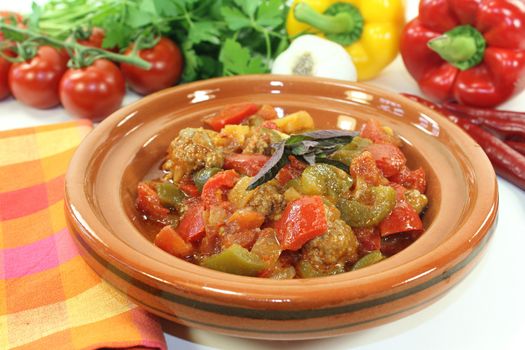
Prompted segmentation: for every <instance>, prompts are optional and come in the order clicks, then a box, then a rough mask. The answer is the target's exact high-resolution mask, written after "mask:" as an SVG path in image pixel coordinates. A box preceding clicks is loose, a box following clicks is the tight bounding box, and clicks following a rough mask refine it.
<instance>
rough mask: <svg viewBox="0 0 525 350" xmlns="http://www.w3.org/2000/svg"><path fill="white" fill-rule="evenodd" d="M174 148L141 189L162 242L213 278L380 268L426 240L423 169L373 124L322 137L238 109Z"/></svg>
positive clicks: (295, 122)
mask: <svg viewBox="0 0 525 350" xmlns="http://www.w3.org/2000/svg"><path fill="white" fill-rule="evenodd" d="M204 125H206V126H208V127H210V128H211V129H207V128H186V129H183V130H181V131H180V132H179V134H178V136H177V137H176V138H175V139H173V141H172V142H171V144H170V145H169V147H168V150H167V155H166V158H165V160H164V161H163V163H162V165H161V169H162V176H161V177H160V178H157V179H154V180H147V181H143V182H140V183H139V184H138V187H137V198H136V207H137V210H138V211H139V213H140V219H141V220H143V221H144V222H146V223H147V224H148V225H151V226H152V227H156V228H155V230H156V232H158V233H157V234H156V236H155V239H154V243H155V245H157V246H158V247H160V248H161V249H163V250H165V251H167V252H168V253H170V254H172V255H174V256H176V257H178V258H181V259H184V260H186V261H188V262H191V263H195V264H198V265H200V266H204V267H207V268H211V269H215V270H219V271H223V272H228V273H233V274H239V275H246V276H258V277H264V278H273V279H291V278H310V277H320V276H327V275H333V274H338V273H342V272H347V271H351V270H356V269H359V268H363V267H366V266H369V265H371V264H375V263H377V262H379V261H381V260H383V259H385V258H387V257H389V256H391V255H393V254H396V253H397V252H399V251H401V250H402V249H404V248H406V247H407V246H408V245H410V244H411V243H412V242H413V241H414V240H416V239H417V238H418V237H419V236H420V235H421V234H422V233H423V231H424V228H423V224H422V221H421V216H422V215H423V213H424V211H425V208H426V207H427V203H428V199H427V197H426V196H425V194H424V193H425V188H426V179H425V171H424V170H423V169H422V168H418V169H409V168H408V167H407V165H406V162H407V160H406V157H405V155H404V154H403V152H402V151H401V148H402V142H401V140H400V139H399V138H398V137H397V136H396V135H395V134H394V133H393V131H392V130H391V129H390V128H388V127H384V126H382V125H380V124H379V123H378V122H377V121H375V120H373V119H371V120H369V121H368V122H367V123H365V124H364V125H363V126H362V128H361V130H360V132H354V131H343V130H315V125H314V122H313V119H312V117H311V116H310V115H309V114H308V113H307V112H305V111H297V112H295V113H292V114H289V115H286V116H284V117H283V118H278V117H277V113H276V112H275V110H274V108H273V107H272V106H269V105H263V106H259V105H256V104H253V103H245V104H242V105H235V106H228V107H226V108H225V109H224V110H222V111H220V112H219V113H218V114H217V115H215V116H213V117H211V118H209V119H206V120H204Z"/></svg>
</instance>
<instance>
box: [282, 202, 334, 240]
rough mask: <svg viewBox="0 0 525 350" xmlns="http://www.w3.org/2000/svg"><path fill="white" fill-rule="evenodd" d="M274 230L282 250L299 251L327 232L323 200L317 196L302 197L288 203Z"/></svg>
mask: <svg viewBox="0 0 525 350" xmlns="http://www.w3.org/2000/svg"><path fill="white" fill-rule="evenodd" d="M275 228H276V231H277V239H278V240H279V242H280V244H281V248H282V249H288V250H299V249H301V247H302V246H303V245H304V244H305V243H306V242H308V241H309V240H311V239H313V238H315V237H317V236H320V235H322V234H324V233H325V232H326V231H327V230H328V223H327V221H326V214H325V210H324V204H323V200H322V199H321V197H319V196H304V197H301V198H299V199H296V200H295V201H293V202H290V203H288V205H287V206H286V208H285V209H284V212H283V214H282V216H281V218H280V219H279V220H278V221H277V222H276V223H275Z"/></svg>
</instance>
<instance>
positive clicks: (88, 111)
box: [60, 59, 126, 120]
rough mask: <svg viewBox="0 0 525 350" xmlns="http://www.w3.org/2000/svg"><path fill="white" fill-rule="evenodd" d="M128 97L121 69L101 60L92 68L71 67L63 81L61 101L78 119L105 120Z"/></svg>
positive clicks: (92, 65) (91, 66) (94, 63)
mask: <svg viewBox="0 0 525 350" xmlns="http://www.w3.org/2000/svg"><path fill="white" fill-rule="evenodd" d="M125 94H126V84H125V82H124V78H123V77H122V73H121V72H120V70H119V69H118V67H117V66H116V65H115V64H113V63H111V62H110V61H108V60H105V59H99V60H96V61H95V62H93V64H91V65H90V66H88V67H84V68H70V69H68V70H67V71H66V73H65V74H64V76H63V77H62V80H61V81H60V101H61V102H62V105H63V106H64V108H65V109H66V111H67V112H68V113H70V114H72V115H74V116H77V117H82V118H88V119H92V120H98V119H102V118H104V117H107V116H108V115H109V114H111V113H112V112H114V111H115V110H117V109H118V108H119V107H120V105H121V104H122V100H123V99H124V95H125Z"/></svg>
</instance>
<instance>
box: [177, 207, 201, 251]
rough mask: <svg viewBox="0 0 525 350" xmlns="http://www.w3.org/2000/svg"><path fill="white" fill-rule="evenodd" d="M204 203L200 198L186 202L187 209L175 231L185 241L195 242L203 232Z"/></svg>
mask: <svg viewBox="0 0 525 350" xmlns="http://www.w3.org/2000/svg"><path fill="white" fill-rule="evenodd" d="M203 214H204V205H203V204H202V202H201V201H200V200H197V199H196V200H192V201H189V202H188V209H187V210H186V213H184V216H183V217H182V218H181V220H180V223H179V226H178V227H177V232H178V233H179V235H180V236H181V237H182V238H184V240H185V241H186V242H195V241H198V240H199V239H201V238H202V237H203V236H204V233H205V222H204V217H203Z"/></svg>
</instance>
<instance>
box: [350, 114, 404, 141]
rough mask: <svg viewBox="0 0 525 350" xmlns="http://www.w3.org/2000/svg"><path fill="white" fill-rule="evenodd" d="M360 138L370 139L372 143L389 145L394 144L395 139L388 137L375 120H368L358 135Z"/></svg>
mask: <svg viewBox="0 0 525 350" xmlns="http://www.w3.org/2000/svg"><path fill="white" fill-rule="evenodd" d="M359 135H360V136H361V137H365V138H367V139H370V140H371V141H372V142H374V143H391V144H395V143H396V142H395V139H394V137H393V136H392V135H389V134H388V133H387V132H386V131H385V130H384V129H383V127H382V125H381V123H380V122H378V121H377V120H375V119H370V120H368V121H367V122H366V123H365V124H364V125H363V127H362V128H361V132H360V134H359Z"/></svg>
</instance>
